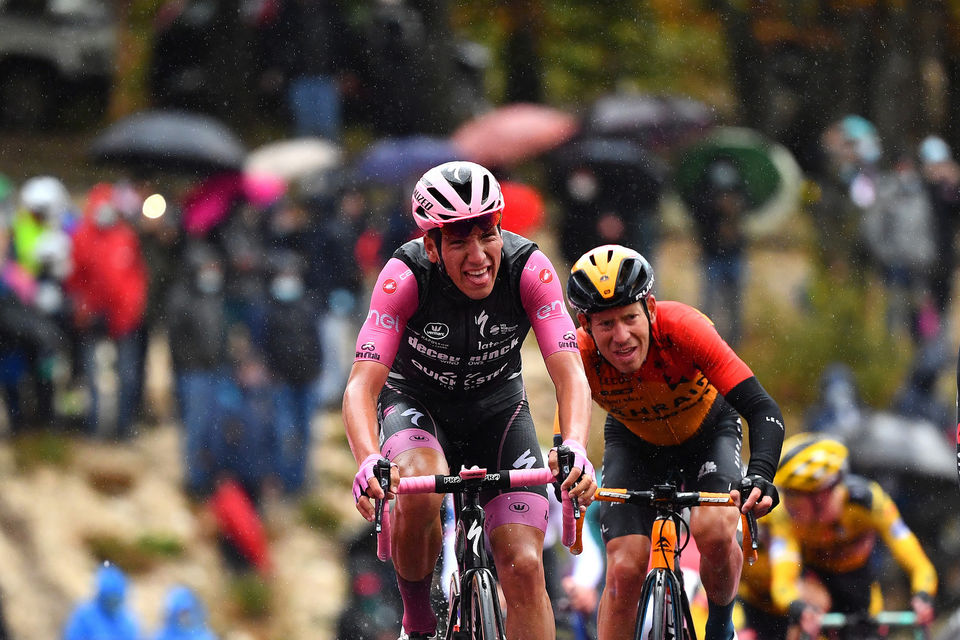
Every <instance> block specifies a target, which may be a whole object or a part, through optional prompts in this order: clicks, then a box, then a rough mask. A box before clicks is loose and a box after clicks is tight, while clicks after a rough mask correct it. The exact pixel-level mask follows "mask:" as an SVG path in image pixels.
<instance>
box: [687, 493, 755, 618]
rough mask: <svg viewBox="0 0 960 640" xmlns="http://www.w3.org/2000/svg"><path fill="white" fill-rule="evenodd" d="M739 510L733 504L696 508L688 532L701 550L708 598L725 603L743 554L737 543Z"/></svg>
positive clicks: (729, 598) (734, 585) (732, 592)
mask: <svg viewBox="0 0 960 640" xmlns="http://www.w3.org/2000/svg"><path fill="white" fill-rule="evenodd" d="M739 520H740V512H739V511H738V510H737V509H736V508H734V507H721V508H712V509H708V508H703V507H695V508H694V509H693V510H692V513H691V515H690V532H691V533H692V534H693V539H694V540H695V541H696V543H697V549H698V550H699V551H700V579H701V580H702V581H703V588H704V590H705V591H706V592H707V598H708V599H709V600H710V601H711V602H713V603H715V604H721V605H725V604H727V603H728V602H730V601H732V600H733V598H734V596H735V595H736V593H737V586H738V585H739V582H740V570H741V568H742V567H743V553H742V551H741V550H740V545H739V543H738V542H737V538H736V532H737V522H738V521H739Z"/></svg>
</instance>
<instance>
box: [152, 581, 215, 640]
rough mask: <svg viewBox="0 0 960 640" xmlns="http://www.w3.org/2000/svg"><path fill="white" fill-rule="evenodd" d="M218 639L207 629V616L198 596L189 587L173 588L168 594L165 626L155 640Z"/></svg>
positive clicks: (164, 619)
mask: <svg viewBox="0 0 960 640" xmlns="http://www.w3.org/2000/svg"><path fill="white" fill-rule="evenodd" d="M216 638H217V636H216V635H215V634H214V633H213V631H211V630H210V629H209V627H207V614H206V611H204V608H203V603H201V602H200V600H199V598H197V596H196V594H194V592H193V591H191V590H190V589H188V588H187V587H183V586H176V587H172V588H171V589H170V591H168V592H167V601H166V605H165V606H164V618H163V626H162V627H161V628H160V629H159V630H158V631H157V633H156V635H155V636H154V639H153V640H216Z"/></svg>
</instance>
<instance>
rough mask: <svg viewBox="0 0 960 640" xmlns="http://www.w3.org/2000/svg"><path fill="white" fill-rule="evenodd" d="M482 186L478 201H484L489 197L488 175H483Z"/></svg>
mask: <svg viewBox="0 0 960 640" xmlns="http://www.w3.org/2000/svg"><path fill="white" fill-rule="evenodd" d="M482 186H483V188H482V189H481V191H480V202H486V201H487V198H489V197H490V176H488V175H485V176H483V183H482Z"/></svg>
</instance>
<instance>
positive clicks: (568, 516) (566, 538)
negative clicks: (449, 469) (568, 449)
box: [374, 459, 584, 561]
mask: <svg viewBox="0 0 960 640" xmlns="http://www.w3.org/2000/svg"><path fill="white" fill-rule="evenodd" d="M383 462H386V464H385V465H382V463H383ZM376 471H377V477H378V481H379V482H380V486H381V487H383V486H384V482H386V488H384V490H383V491H384V495H386V493H387V488H389V484H390V464H389V461H386V460H385V459H381V461H380V462H378V463H377V470H376ZM381 474H382V475H381ZM554 482H559V480H558V479H557V478H556V477H554V475H553V473H552V472H551V471H550V469H547V468H539V469H505V470H502V471H492V472H488V471H487V470H486V469H480V468H477V467H474V468H473V469H463V470H461V471H460V473H459V474H457V475H442V474H439V475H426V476H408V477H405V478H400V482H399V483H398V485H397V490H396V493H397V494H398V495H400V494H415V493H419V494H423V493H440V494H444V493H463V492H464V491H466V490H468V489H470V490H477V491H483V490H490V489H511V488H516V487H529V486H535V485H541V484H551V483H554ZM376 503H377V504H376V511H375V519H374V525H375V526H374V528H375V530H376V532H377V533H378V534H379V535H378V536H377V555H378V556H379V558H380V559H381V560H384V561H386V560H387V559H389V558H390V548H389V506H385V505H386V504H387V501H386V500H377V501H376ZM562 506H563V518H562V524H563V534H562V542H563V545H564V546H565V547H568V548H569V549H570V552H571V553H573V554H574V555H576V554H579V553H580V552H581V551H582V550H583V543H582V540H581V533H582V530H583V520H584V519H583V518H581V517H580V509H579V505H576V508H574V507H575V505H574V501H573V499H572V498H570V497H569V496H568V495H567V492H566V491H564V492H563V501H562Z"/></svg>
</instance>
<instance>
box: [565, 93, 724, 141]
mask: <svg viewBox="0 0 960 640" xmlns="http://www.w3.org/2000/svg"><path fill="white" fill-rule="evenodd" d="M713 122H714V118H713V111H712V110H711V109H710V107H708V106H707V105H705V104H704V103H702V102H700V101H698V100H693V99H692V98H686V97H682V96H669V95H650V94H625V93H616V94H610V95H606V96H603V97H600V98H598V99H597V100H596V101H595V102H594V103H593V105H592V106H591V107H590V110H589V112H588V114H587V117H586V119H585V122H584V130H585V131H586V132H587V133H588V134H590V135H599V136H611V137H628V138H631V139H634V140H636V141H637V142H639V143H640V144H642V145H643V146H644V147H646V148H649V149H656V150H660V149H666V148H671V147H675V146H676V145H678V144H683V143H685V142H689V141H690V140H691V139H693V138H696V137H700V136H701V135H703V133H704V132H705V131H706V130H707V129H709V128H710V127H711V126H713Z"/></svg>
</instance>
